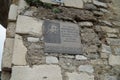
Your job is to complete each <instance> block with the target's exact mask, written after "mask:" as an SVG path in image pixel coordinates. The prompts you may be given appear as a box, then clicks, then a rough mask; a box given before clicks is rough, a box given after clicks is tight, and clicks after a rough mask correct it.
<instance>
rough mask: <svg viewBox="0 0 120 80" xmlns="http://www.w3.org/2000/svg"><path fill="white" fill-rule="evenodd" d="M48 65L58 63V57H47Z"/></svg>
mask: <svg viewBox="0 0 120 80" xmlns="http://www.w3.org/2000/svg"><path fill="white" fill-rule="evenodd" d="M46 63H48V64H50V63H58V59H57V57H53V56H47V57H46Z"/></svg>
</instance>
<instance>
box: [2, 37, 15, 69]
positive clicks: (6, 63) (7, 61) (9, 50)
mask: <svg viewBox="0 0 120 80" xmlns="http://www.w3.org/2000/svg"><path fill="white" fill-rule="evenodd" d="M13 46H14V39H13V38H7V39H6V41H5V46H4V52H3V56H2V57H3V59H2V69H3V70H7V71H8V70H11V64H12V55H13Z"/></svg>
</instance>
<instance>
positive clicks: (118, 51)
mask: <svg viewBox="0 0 120 80" xmlns="http://www.w3.org/2000/svg"><path fill="white" fill-rule="evenodd" d="M114 52H115V54H116V55H120V46H116V47H114Z"/></svg>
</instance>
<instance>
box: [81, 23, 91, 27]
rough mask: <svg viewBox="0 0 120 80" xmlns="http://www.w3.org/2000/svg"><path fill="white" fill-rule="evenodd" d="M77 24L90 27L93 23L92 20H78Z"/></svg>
mask: <svg viewBox="0 0 120 80" xmlns="http://www.w3.org/2000/svg"><path fill="white" fill-rule="evenodd" d="M79 25H80V26H82V27H92V26H93V23H92V22H79Z"/></svg>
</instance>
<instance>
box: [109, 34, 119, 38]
mask: <svg viewBox="0 0 120 80" xmlns="http://www.w3.org/2000/svg"><path fill="white" fill-rule="evenodd" d="M107 36H108V37H109V38H117V37H118V36H117V34H114V33H107Z"/></svg>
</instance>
